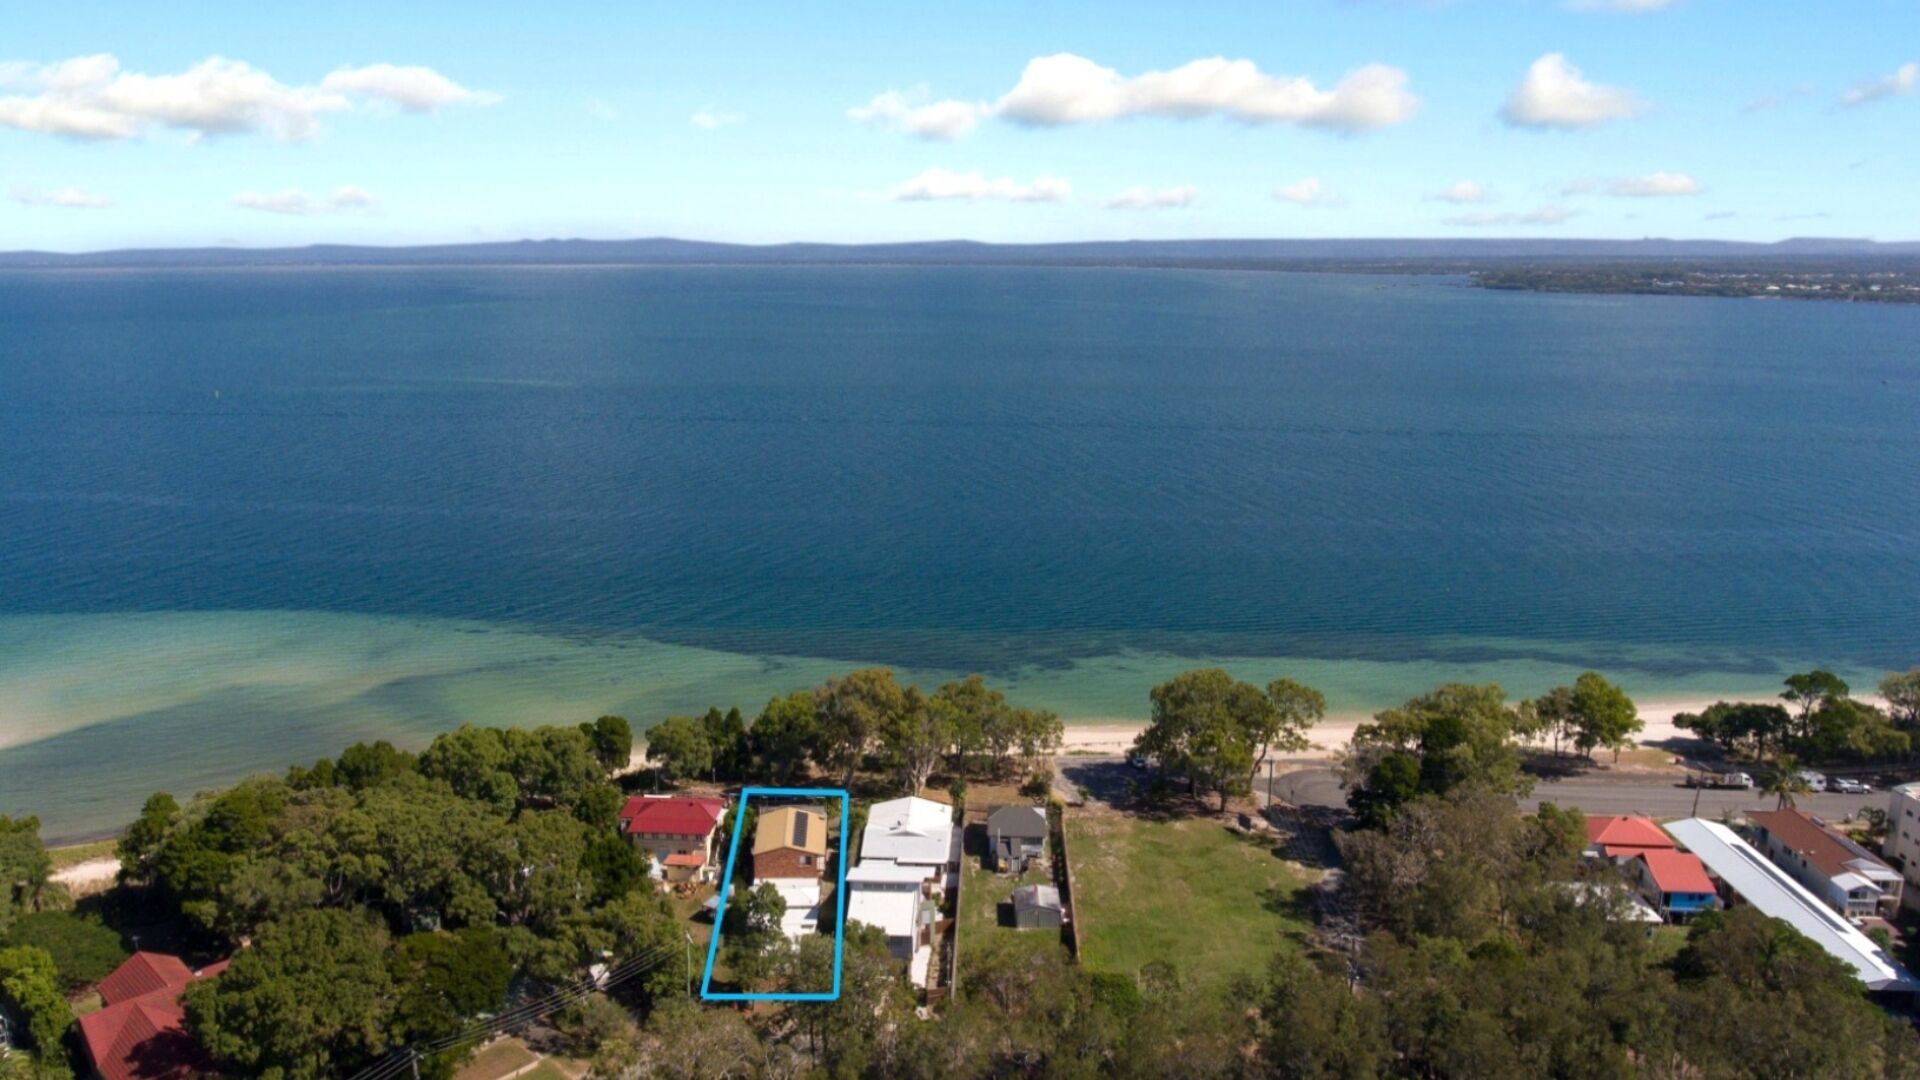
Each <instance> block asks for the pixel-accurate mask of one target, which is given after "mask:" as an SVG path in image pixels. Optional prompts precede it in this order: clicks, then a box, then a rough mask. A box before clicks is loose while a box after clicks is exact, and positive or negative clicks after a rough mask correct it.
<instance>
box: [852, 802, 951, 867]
mask: <svg viewBox="0 0 1920 1080" xmlns="http://www.w3.org/2000/svg"><path fill="white" fill-rule="evenodd" d="M869 862H889V863H893V864H895V865H897V866H914V867H919V868H920V869H921V871H922V872H923V873H922V876H924V877H927V878H933V877H936V876H938V875H939V874H940V872H941V871H942V870H944V869H946V868H947V866H948V864H949V863H951V862H953V807H951V806H948V805H946V804H945V803H937V802H934V801H933V800H932V799H921V798H917V797H913V796H909V797H907V798H904V799H889V800H888V801H886V802H879V803H874V804H873V805H872V806H870V807H868V808H867V827H866V828H865V829H864V830H862V831H861V833H860V863H861V865H863V866H864V865H866V864H867V863H869ZM956 869H957V866H956Z"/></svg>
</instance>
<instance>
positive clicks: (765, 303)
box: [0, 267, 1920, 838]
mask: <svg viewBox="0 0 1920 1080" xmlns="http://www.w3.org/2000/svg"><path fill="white" fill-rule="evenodd" d="M1215 662H1222V663H1225V664H1227V666H1229V667H1230V668H1232V669H1233V670H1235V671H1236V672H1238V673H1241V674H1244V675H1245V676H1246V677H1248V678H1254V679H1258V680H1259V681H1261V682H1264V681H1265V680H1266V679H1268V678H1271V677H1273V676H1275V675H1280V674H1291V675H1294V676H1296V677H1300V678H1304V679H1306V680H1307V681H1309V682H1314V683H1316V684H1317V685H1320V686H1322V688H1323V689H1325V690H1326V691H1327V692H1328V696H1329V698H1330V705H1331V707H1332V709H1334V710H1335V711H1338V712H1362V711H1367V710H1372V709H1376V708H1379V707H1382V706H1384V705H1387V704H1391V703H1393V702H1395V701H1398V700H1401V699H1404V698H1405V697H1407V696H1409V695H1411V694H1413V693H1417V692H1419V691H1420V690H1422V689H1425V688H1427V687H1430V686H1431V685H1433V684H1435V683H1437V682H1439V681H1442V680H1449V679H1475V680H1482V679H1490V680H1496V681H1500V682H1501V683H1502V684H1503V685H1505V686H1507V687H1508V688H1509V689H1510V690H1511V691H1513V692H1514V693H1516V694H1519V693H1537V692H1539V691H1540V690H1542V689H1544V688H1545V687H1547V686H1549V685H1552V684H1554V683H1555V682H1559V681H1564V680H1566V679H1569V678H1571V677H1572V675H1574V674H1577V673H1578V672H1579V671H1581V670H1584V669H1586V668H1588V667H1593V668H1598V669H1600V670H1602V671H1604V672H1606V673H1607V674H1608V675H1610V676H1612V677H1614V678H1616V679H1618V680H1619V681H1621V682H1622V683H1624V684H1625V685H1626V686H1627V687H1628V688H1629V689H1630V690H1631V691H1633V692H1634V693H1636V694H1637V695H1641V696H1643V697H1655V698H1662V697H1663V698H1679V697H1687V698H1694V697H1705V696H1711V695H1718V694H1727V695H1732V694H1747V693H1770V692H1772V691H1773V690H1774V689H1775V688H1777V686H1778V682H1779V679H1780V678H1781V676H1782V675H1783V674H1784V673H1786V672H1788V671H1791V670H1797V669H1800V668H1803V667H1806V666H1811V665H1814V664H1820V665H1825V666H1828V667H1832V668H1834V669H1836V670H1839V671H1841V672H1843V673H1844V674H1847V675H1848V676H1849V677H1850V678H1853V679H1855V680H1857V681H1862V682H1867V683H1870V682H1871V680H1872V679H1874V678H1876V677H1877V675H1878V674H1879V673H1881V672H1883V671H1885V670H1889V669H1894V668H1906V667H1908V666H1911V665H1913V664H1915V663H1920V308H1915V307H1904V306H1897V305H1858V306H1854V305H1842V304H1820V303H1768V302H1762V301H1738V300H1716V299H1678V298H1641V297H1624V296H1558V295H1556V296H1548V295H1534V294H1525V293H1508V292H1493V291H1484V290H1477V289H1473V288H1471V287H1469V286H1467V285H1466V283H1465V282H1464V281H1462V280H1459V279H1455V278H1446V277H1390V276H1364V275H1352V276H1346V275H1311V274H1281V273H1244V272H1208V271H1173V270H1125V269H1057V268H976V267H967V268H961V267H954V268H930V267H919V268H901V267H893V268H883V267H871V268H865V267H834V268H827V267H817V268H806V267H794V268H766V267H759V268H746V267H712V268H697V267H694V268H554V269H525V268H515V269H486V268H467V269H434V270H358V269H330V270H248V271H38V272H30V271H7V272H0V813H11V814H21V813H37V814H39V815H40V816H41V817H42V819H43V821H44V822H45V827H46V832H47V834H48V835H49V836H52V837H56V838H65V837H74V836H84V835H92V834H97V833H99V832H103V831H107V830H111V829H113V828H115V827H117V826H119V825H121V824H123V823H124V822H125V821H126V820H127V819H128V818H130V817H131V815H132V814H133V813H134V812H135V811H136V810H137V808H138V806H139V803H140V802H141V800H142V799H143V798H144V797H145V796H146V795H147V794H148V793H149V792H151V791H154V790H159V789H166V790H171V791H173V792H174V793H175V794H177V795H181V796H185V795H187V794H191V793H192V792H193V791H195V790H199V789H202V788H206V787H211V786H217V785H220V784H225V783H230V782H232V781H233V780H235V779H237V778H239V777H240V776H243V775H246V774H248V773H251V772H257V771H263V770H264V771H278V770H280V769H281V768H284V766H285V765H286V764H288V763H289V762H291V761H295V760H311V759H312V758H315V757H318V756H321V755H323V754H331V753H333V752H335V751H337V750H338V749H339V748H340V747H342V746H344V745H346V744H348V743H350V742H353V741H354V740H356V739H367V738H389V739H393V740H395V741H397V742H401V743H404V744H407V745H420V744H422V743H424V741H425V740H427V739H429V738H431V736H432V734H433V733H434V732H436V731H439V730H444V729H446V728H448V727H452V726H455V725H457V724H459V723H460V722H462V721H463V720H473V721H476V722H483V723H526V724H533V723H556V722H566V723H571V722H576V721H580V720H587V719H591V718H592V717H594V716H597V715H599V714H601V713H603V712H620V713H623V714H625V715H627V716H628V717H629V718H631V719H633V720H634V721H635V722H636V723H637V724H641V725H644V724H647V723H651V722H655V721H657V720H659V719H660V718H662V717H663V716H666V715H669V714H671V713H674V712H684V711H694V710H704V709H705V708H706V707H707V706H709V705H719V706H723V707H724V706H729V705H739V706H741V707H742V708H743V709H744V710H746V711H748V712H749V713H751V712H753V711H755V710H757V709H758V707H759V706H760V705H761V704H762V703H764V701H765V700H766V699H767V698H768V697H769V696H771V695H773V694H775V693H779V692H784V691H787V690H792V689H799V688H802V687H806V686H809V685H813V684H815V683H818V682H819V681H821V680H822V679H824V678H825V677H826V676H827V675H828V674H831V673H835V672H838V671H844V670H847V669H850V668H852V667H855V666H863V665H868V664H887V665H892V666H894V667H896V668H898V669H900V670H901V671H902V673H903V675H905V676H906V677H910V678H913V679H915V680H918V681H920V682H922V683H923V684H931V683H935V682H938V681H939V680H942V679H945V678H948V677H951V676H953V675H955V674H959V673H964V672H968V671H980V672H984V673H986V674H988V675H989V676H990V677H991V678H992V679H994V680H996V681H998V682H1000V683H1002V684H1004V685H1006V686H1007V687H1008V689H1009V690H1010V692H1011V693H1013V694H1014V695H1015V697H1016V698H1017V699H1018V700H1020V701H1021V702H1023V703H1028V704H1033V705H1038V706H1045V707H1048V708H1052V709H1054V710H1056V711H1058V712H1060V713H1061V714H1062V715H1063V716H1065V717H1067V718H1069V719H1070V720H1071V719H1080V720H1127V719H1137V718H1141V717H1144V716H1145V714H1146V712H1147V689H1148V687H1150V686H1151V685H1152V684H1153V683H1154V682H1155V681H1158V680H1159V679H1162V678H1165V677H1166V676H1167V675H1170V674H1171V673H1173V672H1176V671H1178V670H1181V669H1182V668H1184V667H1189V666H1193V665H1196V664H1200V663H1215Z"/></svg>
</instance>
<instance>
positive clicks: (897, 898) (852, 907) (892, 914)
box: [847, 889, 920, 937]
mask: <svg viewBox="0 0 1920 1080" xmlns="http://www.w3.org/2000/svg"><path fill="white" fill-rule="evenodd" d="M919 907H920V894H919V893H918V892H882V891H878V890H874V889H855V890H853V891H852V893H851V895H849V896H848V897H847V921H848V922H858V923H866V924H867V925H868V926H877V927H879V928H880V929H881V931H882V932H883V933H885V934H886V935H887V936H888V937H911V936H913V917H914V913H915V912H916V911H918V910H919Z"/></svg>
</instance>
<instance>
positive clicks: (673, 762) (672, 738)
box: [647, 716, 713, 782]
mask: <svg viewBox="0 0 1920 1080" xmlns="http://www.w3.org/2000/svg"><path fill="white" fill-rule="evenodd" d="M647 760H648V761H650V762H653V764H654V767H655V768H657V769H658V770H659V771H660V776H661V777H662V778H663V779H665V780H667V781H669V782H671V781H675V780H685V779H687V778H688V777H693V776H699V775H701V774H702V773H705V772H706V771H707V770H708V769H710V768H712V767H713V744H712V743H711V742H709V741H708V740H707V729H706V727H705V726H704V725H702V724H701V723H700V721H698V720H696V719H694V718H693V717H691V716H669V717H667V718H666V719H665V720H662V721H660V722H659V723H658V724H656V725H654V726H653V728H652V729H651V730H649V731H648V732H647Z"/></svg>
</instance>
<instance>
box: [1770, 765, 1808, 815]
mask: <svg viewBox="0 0 1920 1080" xmlns="http://www.w3.org/2000/svg"><path fill="white" fill-rule="evenodd" d="M1812 790H1813V788H1812V787H1811V786H1810V785H1809V784H1808V783H1807V778H1806V777H1804V776H1802V775H1800V762H1799V761H1798V760H1797V759H1796V758H1795V757H1794V756H1793V755H1792V754H1781V755H1780V756H1779V757H1778V758H1777V759H1775V760H1774V763H1773V768H1771V769H1769V770H1767V772H1766V774H1765V775H1763V776H1762V777H1761V778H1760V792H1761V794H1763V795H1773V796H1776V797H1778V800H1779V801H1778V802H1776V803H1775V804H1774V808H1775V809H1777V810H1784V809H1786V808H1788V807H1790V806H1792V805H1793V801H1794V798H1795V797H1796V796H1800V795H1805V794H1807V793H1809V792H1811V791H1812Z"/></svg>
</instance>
